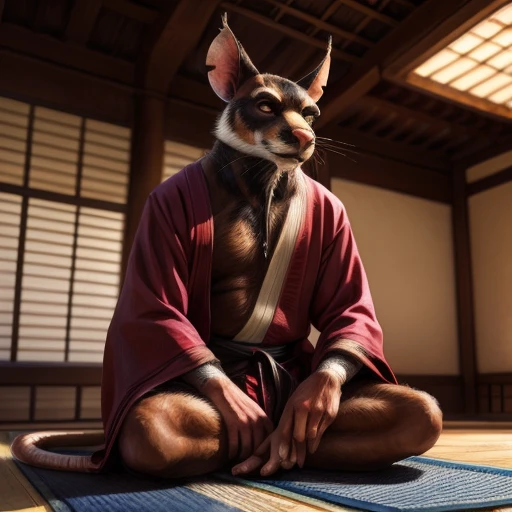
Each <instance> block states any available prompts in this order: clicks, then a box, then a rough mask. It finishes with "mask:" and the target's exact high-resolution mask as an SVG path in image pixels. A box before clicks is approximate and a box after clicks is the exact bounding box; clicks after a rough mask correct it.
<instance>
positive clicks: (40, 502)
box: [0, 424, 512, 512]
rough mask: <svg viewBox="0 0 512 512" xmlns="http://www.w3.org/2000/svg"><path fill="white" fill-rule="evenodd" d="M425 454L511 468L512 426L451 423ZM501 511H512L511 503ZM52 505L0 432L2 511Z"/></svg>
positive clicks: (276, 501)
mask: <svg viewBox="0 0 512 512" xmlns="http://www.w3.org/2000/svg"><path fill="white" fill-rule="evenodd" d="M425 455H427V456H429V457H436V458H440V459H446V460H454V461H460V462H469V463H473V464H483V465H491V466H499V467H504V468H510V469H512V426H509V425H507V426H506V427H505V426H503V427H502V428H496V426H495V425H492V426H491V425H489V426H488V427H487V426H486V427H482V426H480V427H477V428H474V427H473V428H465V425H464V424H459V425H455V426H448V427H447V428H445V431H444V432H443V434H442V435H441V438H440V439H439V441H438V443H437V444H436V446H434V448H432V449H431V450H430V451H429V452H427V453H426V454H425ZM189 487H190V488H191V489H193V490H195V491H197V492H200V493H203V494H206V495H208V496H211V497H214V498H217V499H218V500H220V501H222V502H224V503H227V504H231V505H234V506H236V507H238V508H239V509H241V510H243V511H244V512H318V511H320V510H329V511H338V512H341V511H351V510H353V509H350V508H344V507H338V506H329V505H326V504H324V503H321V504H320V503H319V504H318V507H316V506H313V505H304V504H301V503H298V502H295V501H293V500H291V499H288V498H284V497H280V496H276V495H273V494H270V493H267V492H265V491H262V490H257V489H250V488H247V487H244V486H241V485H236V484H231V483H227V482H226V483H219V482H217V481H216V482H215V483H213V482H212V481H209V480H208V479H205V480H204V481H203V482H199V483H194V484H190V485H189ZM499 510H500V511H502V512H504V511H507V512H512V507H507V508H501V509H499ZM46 511H48V512H49V511H51V508H50V507H49V506H48V504H47V503H46V502H45V500H44V499H43V498H42V497H41V496H39V494H38V493H37V492H36V491H35V490H34V489H33V487H32V486H31V485H30V483H29V482H28V481H27V480H26V478H25V477H24V476H23V475H22V473H21V472H20V470H19V469H18V468H17V467H16V465H15V464H14V462H13V461H12V459H11V455H10V451H9V443H8V433H7V432H0V512H46Z"/></svg>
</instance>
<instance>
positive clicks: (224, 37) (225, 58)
mask: <svg viewBox="0 0 512 512" xmlns="http://www.w3.org/2000/svg"><path fill="white" fill-rule="evenodd" d="M206 65H207V66H215V69H212V70H211V71H209V72H208V79H209V80H210V85H211V86H212V89H213V90H214V91H215V94H217V96H219V98H221V99H222V100H224V101H226V102H227V101H230V100H231V99H232V98H233V96H234V95H235V92H236V89H237V85H238V77H239V74H240V52H239V50H238V45H237V43H236V41H235V39H234V37H233V35H232V33H231V31H230V30H229V29H226V28H224V29H222V30H221V32H220V34H219V35H218V36H217V37H216V38H215V39H214V40H213V42H212V44H211V45H210V49H209V50H208V55H207V56H206Z"/></svg>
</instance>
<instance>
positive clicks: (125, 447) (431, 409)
mask: <svg viewBox="0 0 512 512" xmlns="http://www.w3.org/2000/svg"><path fill="white" fill-rule="evenodd" d="M441 429H442V413H441V411H440V409H439V407H438V405H437V402H436V401H435V399H434V398H432V397H431V396H430V395H428V394H427V393H424V392H422V391H417V390H414V389H411V388H408V387H405V386H397V385H392V384H383V383H375V382H371V383H370V382H367V383H357V384H351V383H349V384H348V385H347V386H345V387H344V392H343V395H342V399H341V402H340V409H339V412H338V416H337V418H336V420H335V421H334V422H333V424H332V425H331V426H330V427H329V428H328V429H327V431H326V432H325V434H324V436H323V438H322V441H321V442H320V446H319V448H318V450H317V451H316V452H315V453H314V454H313V455H309V454H308V456H307V458H306V466H308V467H314V468H319V469H337V470H374V469H379V468H383V467H386V466H388V465H390V464H392V463H393V462H396V461H397V460H400V459H403V458H405V457H408V456H411V455H420V454H421V453H424V452H425V451H427V450H428V449H430V448H431V447H432V446H433V445H434V443H435V442H436V441H437V438H438V437H439V434H440V433H441ZM226 439H227V437H226V432H225V428H224V426H223V423H222V419H221V417H220V415H219V413H218V412H217V410H216V409H215V408H214V406H213V405H212V404H211V403H209V402H208V401H207V400H206V399H204V398H202V397H200V396H198V395H194V394H190V393H185V392H183V391H170V392H163V393H159V394H156V395H153V396H149V397H147V398H145V399H143V400H142V401H140V402H139V403H138V404H136V405H135V406H134V407H132V409H131V410H130V411H129V412H128V415H127V417H126V419H125V422H124V424H123V427H122V429H121V432H120V435H119V449H120V453H121V456H122V458H123V461H124V463H125V465H126V466H128V467H129V468H130V469H132V470H135V471H138V472H142V473H147V474H151V475H155V476H159V477H164V478H179V477H185V476H193V475H200V474H205V473H209V472H211V471H214V470H217V469H220V468H221V467H224V466H226V464H227V463H228V458H227V441H226Z"/></svg>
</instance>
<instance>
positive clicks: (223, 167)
mask: <svg viewBox="0 0 512 512" xmlns="http://www.w3.org/2000/svg"><path fill="white" fill-rule="evenodd" d="M250 157H251V155H242V156H239V157H238V158H235V159H234V160H231V162H228V163H227V164H226V165H224V166H222V167H221V168H220V169H217V172H220V171H222V170H223V169H225V168H226V167H228V166H229V165H231V164H234V163H235V162H238V160H242V158H250Z"/></svg>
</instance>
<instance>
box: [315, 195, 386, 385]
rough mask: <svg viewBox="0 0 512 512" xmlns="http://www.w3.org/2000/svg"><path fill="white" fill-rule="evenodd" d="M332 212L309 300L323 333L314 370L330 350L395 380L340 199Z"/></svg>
mask: <svg viewBox="0 0 512 512" xmlns="http://www.w3.org/2000/svg"><path fill="white" fill-rule="evenodd" d="M336 210H338V211H337V215H336V216H335V219H334V220H333V222H332V225H333V226H334V228H333V230H332V231H333V234H332V236H331V238H330V241H329V244H328V245H327V247H326V248H325V249H324V251H323V255H322V260H321V264H320V269H319V273H318V277H317V283H316V288H315V294H314V297H313V302H312V310H311V316H312V322H313V325H314V326H315V328H316V329H318V330H319V331H320V333H321V334H320V337H319V339H318V343H317V345H316V348H315V353H314V356H313V370H314V369H316V367H317V366H318V364H319V363H320V362H321V361H322V359H324V358H325V357H326V356H327V355H328V353H329V352H330V351H336V352H345V353H347V354H350V355H352V356H353V357H356V358H357V359H358V360H359V361H361V362H362V363H363V365H365V366H366V367H368V368H369V369H370V370H372V371H373V372H374V373H375V374H376V375H377V376H378V377H379V378H380V379H382V380H384V381H387V382H396V379H395V376H394V375H393V372H392V371H391V369H390V368H389V365H388V364H387V362H386V360H385V357H384V352H383V335H382V329H381V327H380V325H379V323H378V321H377V318H376V315H375V309H374V305H373V300H372V297H371V294H370V288H369V285H368V280H367V277H366V273H365V270H364V267H363V263H362V261H361V258H360V256H359V252H358V250H357V246H356V242H355V239H354V235H353V233H352V229H351V226H350V222H349V220H348V217H347V214H346V211H345V209H344V207H343V206H342V205H341V203H340V205H339V208H337V209H336ZM327 224H329V223H327Z"/></svg>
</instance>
